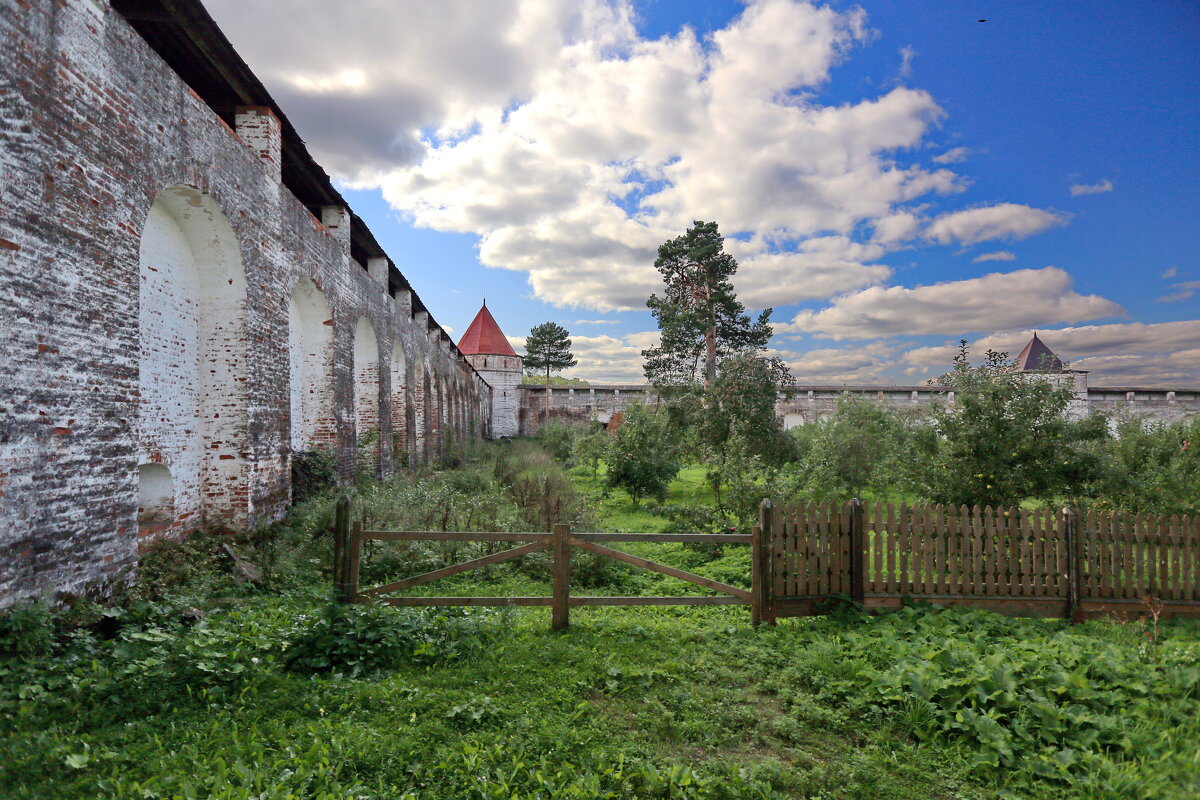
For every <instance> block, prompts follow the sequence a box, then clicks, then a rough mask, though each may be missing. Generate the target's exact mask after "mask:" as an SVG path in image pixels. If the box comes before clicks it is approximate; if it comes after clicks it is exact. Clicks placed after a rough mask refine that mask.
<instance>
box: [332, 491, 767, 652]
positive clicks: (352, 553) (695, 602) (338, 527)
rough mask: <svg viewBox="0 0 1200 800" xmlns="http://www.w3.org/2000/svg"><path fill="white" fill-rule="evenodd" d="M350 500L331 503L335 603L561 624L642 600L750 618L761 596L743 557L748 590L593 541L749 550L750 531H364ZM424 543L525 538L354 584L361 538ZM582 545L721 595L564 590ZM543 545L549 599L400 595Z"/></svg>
mask: <svg viewBox="0 0 1200 800" xmlns="http://www.w3.org/2000/svg"><path fill="white" fill-rule="evenodd" d="M350 518H351V514H350V501H349V499H348V498H342V499H341V500H340V501H339V503H338V507H337V517H336V522H335V536H334V567H333V575H334V589H335V593H336V594H337V596H338V599H339V600H340V601H341V602H347V603H378V604H383V605H391V606H509V605H512V606H550V608H551V627H552V628H553V629H554V630H562V629H563V628H565V627H566V626H567V624H568V620H569V614H570V608H571V606H617V605H628V606H647V605H692V606H702V605H748V606H751V614H752V619H753V620H754V621H755V622H757V621H758V620H759V619H760V616H761V607H760V603H759V600H760V599H761V598H762V597H763V591H762V588H761V583H762V580H761V572H760V571H759V569H758V566H757V565H758V564H759V560H758V559H751V560H752V563H753V564H754V565H755V566H754V567H753V568H752V570H751V576H750V578H751V589H750V590H746V589H742V588H739V587H737V586H730V585H729V584H727V583H721V582H720V581H715V580H712V579H711V578H705V577H704V576H702V575H695V574H693V573H691V572H686V571H684V570H681V569H677V568H675V567H671V566H668V565H666V564H659V563H658V562H656V561H650V560H649V559H645V558H641V557H640V556H635V555H632V554H630V553H624V552H622V551H620V550H613V549H612V548H609V547H605V546H604V545H602V544H600V542H705V543H709V544H747V545H750V546H751V548H753V549H752V552H757V551H758V550H759V549H760V548H759V547H758V533H757V529H756V531H755V533H753V534H703V533H574V534H573V533H571V532H570V530H569V529H568V528H567V526H566V525H555V526H554V530H553V531H552V532H551V533H505V532H492V533H452V532H436V531H374V530H364V528H363V525H362V523H361V522H351V519H350ZM370 540H376V541H394V542H395V541H401V542H413V541H427V542H429V541H432V542H505V541H507V542H525V544H522V545H519V546H517V547H513V548H511V549H508V550H504V551H501V552H499V553H493V554H491V555H487V556H483V557H481V558H476V559H472V560H471V561H465V562H463V563H461V564H454V565H451V566H448V567H443V568H442V569H437V570H433V571H432V572H426V573H424V574H422V575H415V576H413V577H411V578H404V579H402V580H398V581H392V582H391V583H387V584H384V585H382V586H376V587H372V588H368V589H360V588H359V585H358V584H359V573H360V565H361V561H362V545H363V542H365V541H370ZM576 547H577V548H579V549H581V550H588V551H591V552H593V553H596V554H598V555H602V556H607V557H609V558H613V559H616V560H617V561H623V562H624V563H626V564H630V565H632V566H635V567H641V568H643V569H648V570H652V571H654V572H659V573H661V574H663V575H669V576H671V577H673V578H679V579H680V580H683V581H687V582H688V583H693V584H696V585H697V586H703V587H705V588H707V589H712V590H714V591H717V592H721V593H722V596H711V595H684V596H678V597H625V596H614V597H607V596H582V597H581V596H571V593H570V575H571V550H572V548H576ZM541 550H550V551H551V553H552V566H551V595H550V596H549V597H413V596H400V595H397V594H396V593H397V592H403V591H404V590H406V589H411V588H414V587H416V586H421V585H423V584H426V583H429V582H431V581H436V580H438V579H439V578H447V577H450V576H451V575H457V574H459V573H462V572H467V571H468V570H472V569H478V568H480V567H486V566H489V565H492V564H499V563H501V562H504V561H508V560H510V559H514V558H520V557H521V556H524V555H528V554H530V553H536V552H539V551H541Z"/></svg>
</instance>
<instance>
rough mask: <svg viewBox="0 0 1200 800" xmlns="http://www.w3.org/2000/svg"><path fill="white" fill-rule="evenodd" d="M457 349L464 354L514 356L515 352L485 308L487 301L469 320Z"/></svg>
mask: <svg viewBox="0 0 1200 800" xmlns="http://www.w3.org/2000/svg"><path fill="white" fill-rule="evenodd" d="M458 349H459V350H460V351H462V354H463V355H466V356H473V355H488V356H515V355H516V354H517V352H516V351H515V350H513V349H512V345H511V344H509V343H508V339H506V338H504V332H503V331H501V330H500V326H499V325H497V324H496V320H494V319H492V312H490V311H488V310H487V303H484V304H483V308H481V309H479V313H478V314H476V315H475V319H473V320H471V324H470V325H469V326H468V327H467V332H466V333H464V334H463V337H462V339H460V340H459V342H458Z"/></svg>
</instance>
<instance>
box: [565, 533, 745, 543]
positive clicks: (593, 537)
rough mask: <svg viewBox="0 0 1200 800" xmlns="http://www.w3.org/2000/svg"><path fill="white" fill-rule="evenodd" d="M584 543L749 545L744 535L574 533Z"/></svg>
mask: <svg viewBox="0 0 1200 800" xmlns="http://www.w3.org/2000/svg"><path fill="white" fill-rule="evenodd" d="M571 535H572V536H574V537H575V538H576V539H582V540H583V541H585V542H706V543H708V544H750V538H751V537H750V535H749V534H746V533H574V534H571Z"/></svg>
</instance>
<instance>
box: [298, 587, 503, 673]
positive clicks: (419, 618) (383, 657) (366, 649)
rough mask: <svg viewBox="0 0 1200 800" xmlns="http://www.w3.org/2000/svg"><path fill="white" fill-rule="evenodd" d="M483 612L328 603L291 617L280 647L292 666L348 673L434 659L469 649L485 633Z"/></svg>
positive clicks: (471, 650) (473, 649) (447, 658)
mask: <svg viewBox="0 0 1200 800" xmlns="http://www.w3.org/2000/svg"><path fill="white" fill-rule="evenodd" d="M490 616H491V615H489V614H488V613H487V612H479V611H475V612H468V611H458V610H454V609H431V610H425V609H421V610H416V611H411V610H408V609H404V610H400V609H391V608H381V607H375V606H361V605H340V604H337V603H331V604H329V605H327V606H326V607H325V608H324V609H322V610H321V611H319V612H317V613H313V614H302V615H300V616H299V617H297V618H296V626H295V628H294V629H293V630H292V631H291V633H290V634H289V635H288V637H287V638H288V640H289V642H290V644H289V645H288V648H287V650H286V651H285V652H284V656H283V661H284V665H285V666H286V668H287V669H289V670H291V671H294V672H312V673H317V672H338V673H343V674H348V675H352V676H358V675H364V674H368V673H372V672H377V671H379V670H383V669H386V668H388V667H391V666H395V665H396V664H398V663H400V662H402V661H414V662H420V663H437V662H442V661H450V660H453V659H457V658H461V657H463V656H467V655H470V654H472V653H474V652H476V651H477V650H478V649H479V648H481V647H482V646H483V645H484V644H485V642H486V641H487V639H488V637H489V634H488V632H487V630H486V627H485V623H486V621H487V620H488V619H490Z"/></svg>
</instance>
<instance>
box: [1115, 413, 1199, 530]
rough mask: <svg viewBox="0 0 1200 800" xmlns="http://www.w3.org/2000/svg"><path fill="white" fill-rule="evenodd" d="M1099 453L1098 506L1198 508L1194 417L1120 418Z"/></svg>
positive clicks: (1140, 509)
mask: <svg viewBox="0 0 1200 800" xmlns="http://www.w3.org/2000/svg"><path fill="white" fill-rule="evenodd" d="M1100 457H1101V459H1102V462H1103V464H1102V468H1101V470H1100V478H1099V480H1098V481H1097V489H1096V493H1097V498H1098V499H1097V502H1098V504H1099V505H1102V506H1108V507H1111V508H1117V509H1122V510H1125V511H1131V512H1134V513H1140V512H1151V513H1156V514H1195V513H1197V512H1198V511H1200V417H1193V418H1192V419H1191V420H1188V421H1178V422H1158V421H1148V420H1143V419H1140V418H1138V417H1134V416H1128V417H1125V418H1123V419H1120V420H1118V422H1117V423H1116V432H1115V435H1114V437H1113V438H1112V439H1110V440H1109V441H1107V442H1106V443H1105V445H1104V447H1103V448H1102V450H1101V453H1100Z"/></svg>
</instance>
